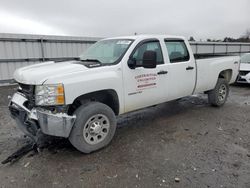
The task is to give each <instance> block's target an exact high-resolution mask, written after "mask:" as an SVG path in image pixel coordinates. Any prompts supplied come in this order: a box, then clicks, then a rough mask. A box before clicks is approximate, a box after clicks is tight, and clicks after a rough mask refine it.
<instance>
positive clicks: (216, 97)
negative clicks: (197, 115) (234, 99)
mask: <svg viewBox="0 0 250 188" xmlns="http://www.w3.org/2000/svg"><path fill="white" fill-rule="evenodd" d="M228 94H229V85H228V82H227V81H226V80H225V79H223V78H219V79H218V81H217V84H216V86H215V88H214V89H213V90H211V91H209V92H208V102H209V103H210V104H211V105H212V106H216V107H220V106H222V105H224V104H225V102H226V100H227V97H228Z"/></svg>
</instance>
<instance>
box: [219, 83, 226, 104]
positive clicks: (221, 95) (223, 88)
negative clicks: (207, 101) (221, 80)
mask: <svg viewBox="0 0 250 188" xmlns="http://www.w3.org/2000/svg"><path fill="white" fill-rule="evenodd" d="M226 95H227V87H226V85H224V84H222V85H221V86H220V88H219V96H218V99H219V101H220V102H222V101H224V100H225V99H226Z"/></svg>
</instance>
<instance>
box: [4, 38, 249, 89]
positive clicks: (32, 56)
mask: <svg viewBox="0 0 250 188" xmlns="http://www.w3.org/2000/svg"><path fill="white" fill-rule="evenodd" d="M100 39H101V38H95V37H69V36H47V35H24V34H1V33H0V84H1V83H8V82H10V80H11V79H12V78H13V73H14V71H15V70H16V69H17V68H19V67H23V66H27V65H31V64H35V63H40V62H44V61H49V60H55V61H57V60H71V59H74V58H76V57H78V56H79V55H80V54H81V53H82V52H83V51H84V50H86V49H87V48H88V47H89V46H90V45H91V44H93V43H95V42H96V41H98V40H100ZM190 44H191V47H192V49H193V52H194V54H198V55H199V54H200V55H201V54H211V55H214V54H230V53H234V54H240V53H245V52H250V43H223V42H220V43H215V42H190Z"/></svg>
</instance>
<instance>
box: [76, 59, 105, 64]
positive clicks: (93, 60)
mask: <svg viewBox="0 0 250 188" xmlns="http://www.w3.org/2000/svg"><path fill="white" fill-rule="evenodd" d="M80 61H89V62H97V63H102V62H101V61H99V60H98V59H80Z"/></svg>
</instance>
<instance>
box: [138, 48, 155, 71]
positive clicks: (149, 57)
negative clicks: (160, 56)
mask: <svg viewBox="0 0 250 188" xmlns="http://www.w3.org/2000/svg"><path fill="white" fill-rule="evenodd" d="M156 57H157V56H156V52H155V51H152V50H149V51H145V52H144V54H143V59H142V66H143V67H144V68H146V69H153V68H155V67H156Z"/></svg>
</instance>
